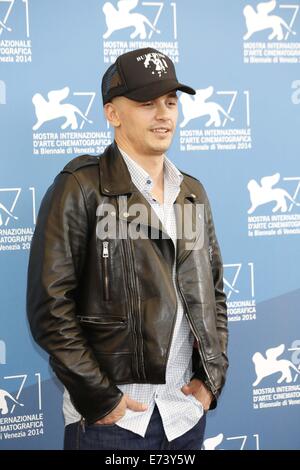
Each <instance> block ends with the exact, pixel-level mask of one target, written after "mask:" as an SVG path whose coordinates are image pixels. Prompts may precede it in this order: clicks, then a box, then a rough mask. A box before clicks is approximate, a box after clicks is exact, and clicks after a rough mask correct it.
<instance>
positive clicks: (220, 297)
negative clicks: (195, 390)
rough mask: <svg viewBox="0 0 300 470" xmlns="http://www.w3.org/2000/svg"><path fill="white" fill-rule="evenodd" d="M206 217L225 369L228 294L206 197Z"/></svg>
mask: <svg viewBox="0 0 300 470" xmlns="http://www.w3.org/2000/svg"><path fill="white" fill-rule="evenodd" d="M205 207H206V218H207V230H208V238H209V257H210V262H211V269H212V275H213V283H214V292H215V301H216V314H217V332H218V337H219V342H220V348H221V352H222V357H223V361H224V366H225V371H226V370H227V367H228V357H227V345H228V319H227V305H226V294H225V292H224V285H223V261H222V256H221V252H220V247H219V243H218V240H217V237H216V233H215V227H214V222H213V216H212V212H211V207H210V203H209V201H208V198H206V203H205Z"/></svg>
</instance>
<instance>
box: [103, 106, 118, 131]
mask: <svg viewBox="0 0 300 470" xmlns="http://www.w3.org/2000/svg"><path fill="white" fill-rule="evenodd" d="M104 114H105V117H106V119H107V120H108V122H109V123H110V124H111V125H112V126H113V127H119V126H120V118H119V113H118V110H117V108H116V106H115V105H114V104H113V103H106V104H105V105H104Z"/></svg>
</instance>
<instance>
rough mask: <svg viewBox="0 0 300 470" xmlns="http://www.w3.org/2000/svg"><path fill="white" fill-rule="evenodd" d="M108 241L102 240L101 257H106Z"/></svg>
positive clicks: (107, 254)
mask: <svg viewBox="0 0 300 470" xmlns="http://www.w3.org/2000/svg"><path fill="white" fill-rule="evenodd" d="M108 256H109V253H108V242H103V250H102V258H108Z"/></svg>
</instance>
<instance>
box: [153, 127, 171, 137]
mask: <svg viewBox="0 0 300 470" xmlns="http://www.w3.org/2000/svg"><path fill="white" fill-rule="evenodd" d="M170 131H171V129H169V128H167V127H155V128H154V129H151V132H154V133H155V134H161V135H164V134H167V133H168V132H170Z"/></svg>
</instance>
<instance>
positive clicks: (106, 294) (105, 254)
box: [102, 242, 109, 300]
mask: <svg viewBox="0 0 300 470" xmlns="http://www.w3.org/2000/svg"><path fill="white" fill-rule="evenodd" d="M108 258H109V249H108V242H103V244H102V268H103V293H104V300H109V278H108Z"/></svg>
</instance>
